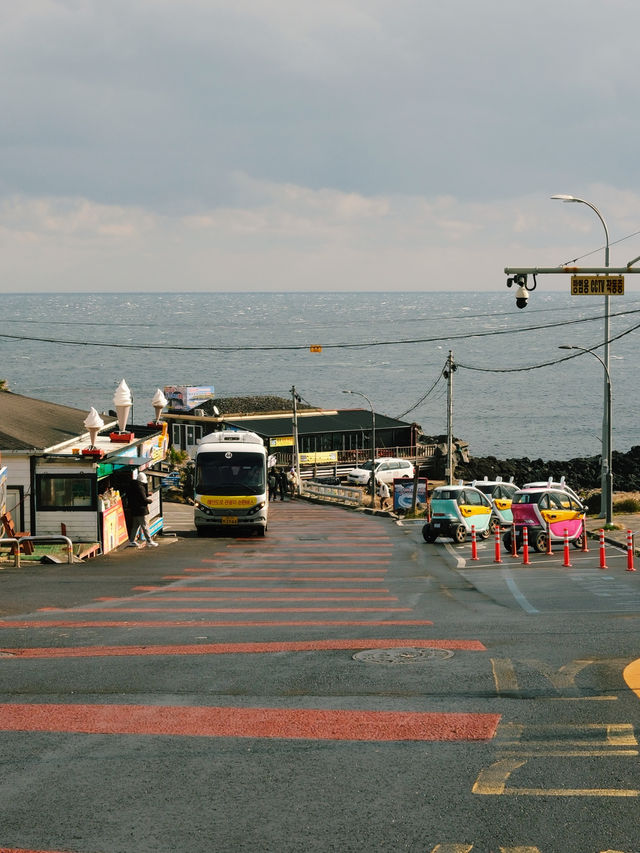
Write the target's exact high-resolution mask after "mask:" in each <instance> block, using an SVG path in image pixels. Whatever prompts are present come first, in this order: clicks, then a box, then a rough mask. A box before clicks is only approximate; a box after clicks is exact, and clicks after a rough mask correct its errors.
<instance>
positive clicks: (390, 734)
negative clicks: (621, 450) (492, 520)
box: [0, 501, 640, 853]
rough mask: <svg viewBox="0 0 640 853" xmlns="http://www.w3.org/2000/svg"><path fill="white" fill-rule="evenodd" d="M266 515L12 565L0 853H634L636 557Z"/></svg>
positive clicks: (295, 505)
mask: <svg viewBox="0 0 640 853" xmlns="http://www.w3.org/2000/svg"><path fill="white" fill-rule="evenodd" d="M271 509H272V519H271V522H270V528H269V533H268V535H267V537H266V538H264V539H258V538H237V539H231V538H219V539H204V540H203V539H197V538H196V537H195V536H193V535H191V531H190V529H189V519H188V518H187V519H186V521H185V523H183V524H180V523H179V522H178V523H176V528H177V530H178V533H179V536H178V539H177V540H175V541H169V540H167V541H163V543H162V547H160V548H157V549H143V550H140V551H134V550H133V549H128V550H124V551H121V552H119V553H116V554H110V555H107V556H105V557H102V558H99V559H97V560H94V561H90V562H89V563H86V564H82V565H74V566H70V567H69V566H64V565H55V566H37V567H30V568H23V569H20V570H15V569H7V568H5V569H2V571H0V770H1V771H2V772H1V773H0V851H1V853H6V851H11V853H13V851H20V853H23V851H38V853H40V851H44V852H45V853H51V851H71V852H72V853H116V851H118V853H147V851H153V853H174V851H177V850H180V851H185V853H205V852H206V853H211V851H224V853H226V851H229V853H231V851H362V853H365V851H366V853H369V851H374V850H376V851H416V853H417V851H420V853H425V851H426V852H427V853H468V851H471V850H473V851H481V852H483V853H488V851H507V853H535V851H540V853H567V851H568V853H572V851H576V853H601V851H618V853H638V851H640V828H639V827H638V821H637V813H638V805H639V802H638V800H639V797H640V772H639V762H638V715H639V711H640V704H639V699H638V697H637V696H636V694H635V693H634V692H633V690H631V689H630V687H629V685H628V684H627V682H626V681H625V677H624V673H625V670H626V669H627V666H628V665H629V664H630V663H631V662H632V661H634V660H635V659H636V658H638V657H640V649H639V644H638V624H639V622H638V620H639V619H640V597H639V596H640V572H638V573H636V572H629V571H627V564H626V557H625V555H624V553H622V552H621V553H620V554H617V553H614V551H613V549H611V550H610V551H608V553H607V564H608V567H607V569H600V568H599V554H598V550H597V548H593V549H592V550H591V551H589V552H588V553H583V552H579V551H576V550H574V549H572V550H571V553H570V562H571V566H566V565H564V562H565V555H564V554H563V552H562V550H561V551H560V552H559V553H556V554H554V555H551V556H549V555H545V554H531V556H530V559H531V561H532V564H531V565H523V563H522V555H519V556H518V557H517V558H512V557H509V556H508V555H505V554H504V552H503V553H502V554H501V560H500V562H496V561H495V549H494V546H493V542H491V541H489V542H483V543H480V545H479V548H478V559H477V560H472V559H471V556H472V555H471V549H470V545H468V544H466V545H462V546H454V545H453V544H451V543H443V542H439V543H436V544H435V545H427V544H425V543H424V542H423V541H422V538H421V535H420V525H419V524H412V523H404V524H398V523H396V522H394V521H393V520H392V519H388V518H380V517H375V516H370V515H366V514H363V513H360V512H356V511H349V510H344V509H341V508H338V507H326V506H318V505H313V504H307V503H304V502H299V501H294V502H292V503H290V502H285V503H276V504H274V505H272V508H271ZM185 511H186V510H185ZM630 672H631V670H627V679H629V680H631V683H632V685H634V684H635V685H636V686H637V683H636V682H634V680H633V679H634V678H635V677H636V676H635V675H633V677H632V676H631V675H630Z"/></svg>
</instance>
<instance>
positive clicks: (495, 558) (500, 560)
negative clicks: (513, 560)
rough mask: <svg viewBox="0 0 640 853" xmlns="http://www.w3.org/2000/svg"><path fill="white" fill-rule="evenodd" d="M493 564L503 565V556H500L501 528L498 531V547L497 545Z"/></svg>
mask: <svg viewBox="0 0 640 853" xmlns="http://www.w3.org/2000/svg"><path fill="white" fill-rule="evenodd" d="M493 562H494V563H501V562H502V556H501V554H500V528H499V527H498V528H497V529H496V545H495V551H494V557H493Z"/></svg>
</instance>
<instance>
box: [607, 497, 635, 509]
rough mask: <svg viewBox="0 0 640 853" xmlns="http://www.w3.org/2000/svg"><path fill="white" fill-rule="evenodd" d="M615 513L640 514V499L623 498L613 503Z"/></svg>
mask: <svg viewBox="0 0 640 853" xmlns="http://www.w3.org/2000/svg"><path fill="white" fill-rule="evenodd" d="M613 511H614V512H640V499H638V498H623V499H622V500H619V501H614V503H613Z"/></svg>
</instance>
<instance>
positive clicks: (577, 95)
mask: <svg viewBox="0 0 640 853" xmlns="http://www.w3.org/2000/svg"><path fill="white" fill-rule="evenodd" d="M638 32H640V4H639V3H638V2H637V0H591V2H585V0H536V2H535V3H523V2H518V0H483V2H478V0H447V2H442V0H440V2H434V0H24V2H19V3H18V2H9V0H5V2H4V3H2V8H1V10H0V75H1V76H0V79H1V80H2V84H1V85H0V97H1V108H2V122H1V125H0V140H1V143H0V144H1V148H2V150H1V154H0V257H1V259H2V263H1V269H2V276H1V277H0V291H2V292H20V291H49V290H51V291H60V290H70V291H83V290H94V291H95V290H151V291H155V290H161V291H173V290H194V291H198V290H207V291H227V290H266V291H271V290H276V291H278V290H381V291H384V290H448V289H451V288H459V289H461V290H497V289H500V288H502V287H504V284H505V276H504V274H503V268H504V267H505V266H506V265H511V266H553V265H556V264H560V263H563V262H565V261H568V260H572V259H574V258H576V257H579V256H582V255H587V253H589V252H593V251H594V250H598V249H600V248H601V247H602V245H603V243H604V231H603V229H602V226H601V224H600V222H599V221H598V219H597V217H596V215H595V214H594V213H593V212H592V211H590V210H589V209H588V208H587V207H585V206H584V205H575V204H562V203H561V202H558V201H550V200H549V197H550V196H551V195H553V194H554V193H571V194H573V195H576V196H580V197H582V198H586V199H588V200H590V201H591V202H592V203H593V204H595V205H596V206H597V207H598V208H599V209H600V210H601V212H602V214H603V215H604V216H605V219H606V221H607V223H608V226H609V231H610V235H611V241H612V243H614V242H616V241H618V240H621V239H622V238H625V237H627V236H628V235H630V234H633V232H636V231H638V230H640V186H639V185H638V165H637V164H638V156H637V150H638V140H639V138H640V133H639V125H640V110H639V109H638V100H639V99H638V94H637V88H638V81H639V80H640V68H639V66H640V58H639V57H640V51H638V47H637V37H638ZM637 255H640V236H635V237H630V238H629V239H625V240H623V241H622V242H620V243H616V245H614V246H613V247H612V251H611V263H612V265H614V266H622V265H624V264H626V262H627V261H629V260H631V259H632V258H634V257H635V256H637ZM583 263H592V264H595V263H597V264H601V263H603V253H602V252H601V251H596V252H595V253H594V254H591V255H588V257H585V258H584V259H583ZM639 282H640V278H639ZM634 285H635V282H632V281H630V282H629V290H632V289H633V290H636V289H637V287H635V286H634ZM546 286H547V287H549V288H550V289H551V288H557V289H565V290H566V287H567V282H566V279H565V278H564V277H561V276H549V277H548V278H547V279H546Z"/></svg>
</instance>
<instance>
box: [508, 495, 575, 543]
mask: <svg viewBox="0 0 640 853" xmlns="http://www.w3.org/2000/svg"><path fill="white" fill-rule="evenodd" d="M511 512H512V514H513V527H512V528H510V529H509V530H507V531H506V533H505V534H504V536H503V537H502V542H503V545H504V547H505V548H506V550H507V551H511V550H512V545H513V542H512V530H513V529H515V536H516V549H518V548H520V547H521V545H522V539H523V533H522V531H523V530H524V528H525V527H526V528H527V539H528V541H529V544H530V545H531V546H532V547H533V549H534V550H535V551H545V550H546V549H547V545H548V537H549V536H550V537H551V544H552V545H553V543H554V542H556V543H559V542H564V533H565V530H566V531H567V534H568V539H569V542H571V543H572V545H574V547H576V548H581V547H582V543H583V536H584V516H585V512H586V510H585V508H584V507H583V505H582V504H581V503H580V501H579V500H578V498H577V497H574V495H573V494H571V493H570V492H568V491H565V490H564V489H555V488H549V487H542V488H541V487H535V488H531V489H519V490H518V491H517V492H516V493H515V495H514V496H513V501H512V503H511Z"/></svg>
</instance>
